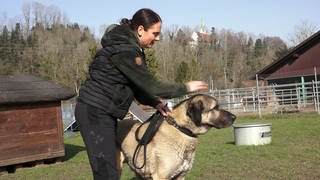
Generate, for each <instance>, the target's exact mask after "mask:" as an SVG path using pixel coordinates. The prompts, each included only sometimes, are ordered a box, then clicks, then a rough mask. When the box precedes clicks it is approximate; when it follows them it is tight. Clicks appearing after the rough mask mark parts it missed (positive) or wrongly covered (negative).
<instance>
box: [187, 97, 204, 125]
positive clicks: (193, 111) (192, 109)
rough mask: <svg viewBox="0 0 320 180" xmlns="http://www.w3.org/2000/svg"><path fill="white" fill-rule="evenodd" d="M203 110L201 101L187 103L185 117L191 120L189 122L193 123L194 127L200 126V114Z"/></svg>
mask: <svg viewBox="0 0 320 180" xmlns="http://www.w3.org/2000/svg"><path fill="white" fill-rule="evenodd" d="M203 110H204V107H203V102H202V101H201V100H199V101H197V102H192V101H190V102H189V103H188V108H187V116H189V117H190V118H191V120H192V121H193V122H194V124H195V125H196V126H200V125H201V119H202V118H201V114H202V111H203Z"/></svg>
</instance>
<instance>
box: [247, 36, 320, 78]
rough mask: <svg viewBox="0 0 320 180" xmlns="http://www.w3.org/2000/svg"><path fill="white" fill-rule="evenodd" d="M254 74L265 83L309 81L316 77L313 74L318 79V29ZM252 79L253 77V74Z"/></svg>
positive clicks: (319, 73) (319, 45)
mask: <svg viewBox="0 0 320 180" xmlns="http://www.w3.org/2000/svg"><path fill="white" fill-rule="evenodd" d="M256 74H257V75H258V77H259V79H261V80H264V81H266V82H267V84H288V83H300V82H302V81H303V82H311V81H314V80H315V79H316V78H315V76H317V79H318V80H319V79H320V31H318V32H316V33H315V34H313V35H312V36H310V37H309V38H307V39H306V40H305V41H303V42H301V43H300V44H298V45H297V46H296V47H294V48H293V49H291V50H290V51H289V52H288V53H287V54H286V55H285V56H283V57H281V58H280V59H278V60H276V61H274V62H273V63H271V64H270V65H268V66H266V67H265V68H263V69H262V70H260V71H259V72H257V73H256ZM252 79H255V76H254V77H252Z"/></svg>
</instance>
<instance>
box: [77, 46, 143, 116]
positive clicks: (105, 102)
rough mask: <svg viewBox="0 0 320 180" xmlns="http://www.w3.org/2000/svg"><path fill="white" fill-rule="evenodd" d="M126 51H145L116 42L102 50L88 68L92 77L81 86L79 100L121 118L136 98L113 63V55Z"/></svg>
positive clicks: (140, 52) (125, 79) (127, 82)
mask: <svg viewBox="0 0 320 180" xmlns="http://www.w3.org/2000/svg"><path fill="white" fill-rule="evenodd" d="M124 51H139V52H138V53H139V54H142V55H144V54H143V52H142V51H141V50H140V49H139V47H137V46H136V45H133V44H130V43H129V44H128V43H123V44H121V43H116V44H114V45H108V46H106V47H104V48H103V49H101V50H100V51H99V52H98V53H97V54H96V56H95V58H94V60H93V62H92V64H91V65H90V67H89V77H88V78H87V80H86V81H85V83H84V85H83V86H82V87H81V89H80V92H79V97H78V101H79V102H82V103H86V104H89V105H91V106H94V107H97V108H100V109H102V110H104V111H105V112H106V113H107V114H109V115H111V116H113V117H116V118H119V119H122V118H123V117H124V116H125V115H126V113H127V111H128V109H129V106H130V104H131V103H132V101H133V99H134V93H133V91H132V89H131V88H130V86H132V85H130V82H129V81H128V80H127V78H125V76H124V75H123V74H122V73H121V72H120V71H119V70H118V69H117V68H116V67H115V65H114V64H113V63H112V60H111V58H112V56H113V55H115V54H117V53H121V52H124Z"/></svg>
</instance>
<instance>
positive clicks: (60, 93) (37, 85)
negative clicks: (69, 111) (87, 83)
mask: <svg viewBox="0 0 320 180" xmlns="http://www.w3.org/2000/svg"><path fill="white" fill-rule="evenodd" d="M74 96H75V93H74V92H72V91H71V90H70V89H68V88H65V87H62V86H60V85H57V84H55V83H53V82H49V81H45V80H42V79H40V78H38V77H35V76H29V75H15V76H3V75H0V105H4V104H16V103H30V102H31V103H34V102H45V101H60V100H66V99H69V98H71V97H74Z"/></svg>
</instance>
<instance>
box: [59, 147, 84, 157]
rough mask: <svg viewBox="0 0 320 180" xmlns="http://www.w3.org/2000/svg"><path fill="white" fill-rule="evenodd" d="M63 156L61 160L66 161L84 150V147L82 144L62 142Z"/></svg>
mask: <svg viewBox="0 0 320 180" xmlns="http://www.w3.org/2000/svg"><path fill="white" fill-rule="evenodd" d="M64 148H65V156H64V157H63V158H62V161H68V160H69V159H72V158H73V157H74V156H76V155H77V154H78V153H79V152H81V151H85V150H86V148H85V147H83V146H77V145H73V144H64Z"/></svg>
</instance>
